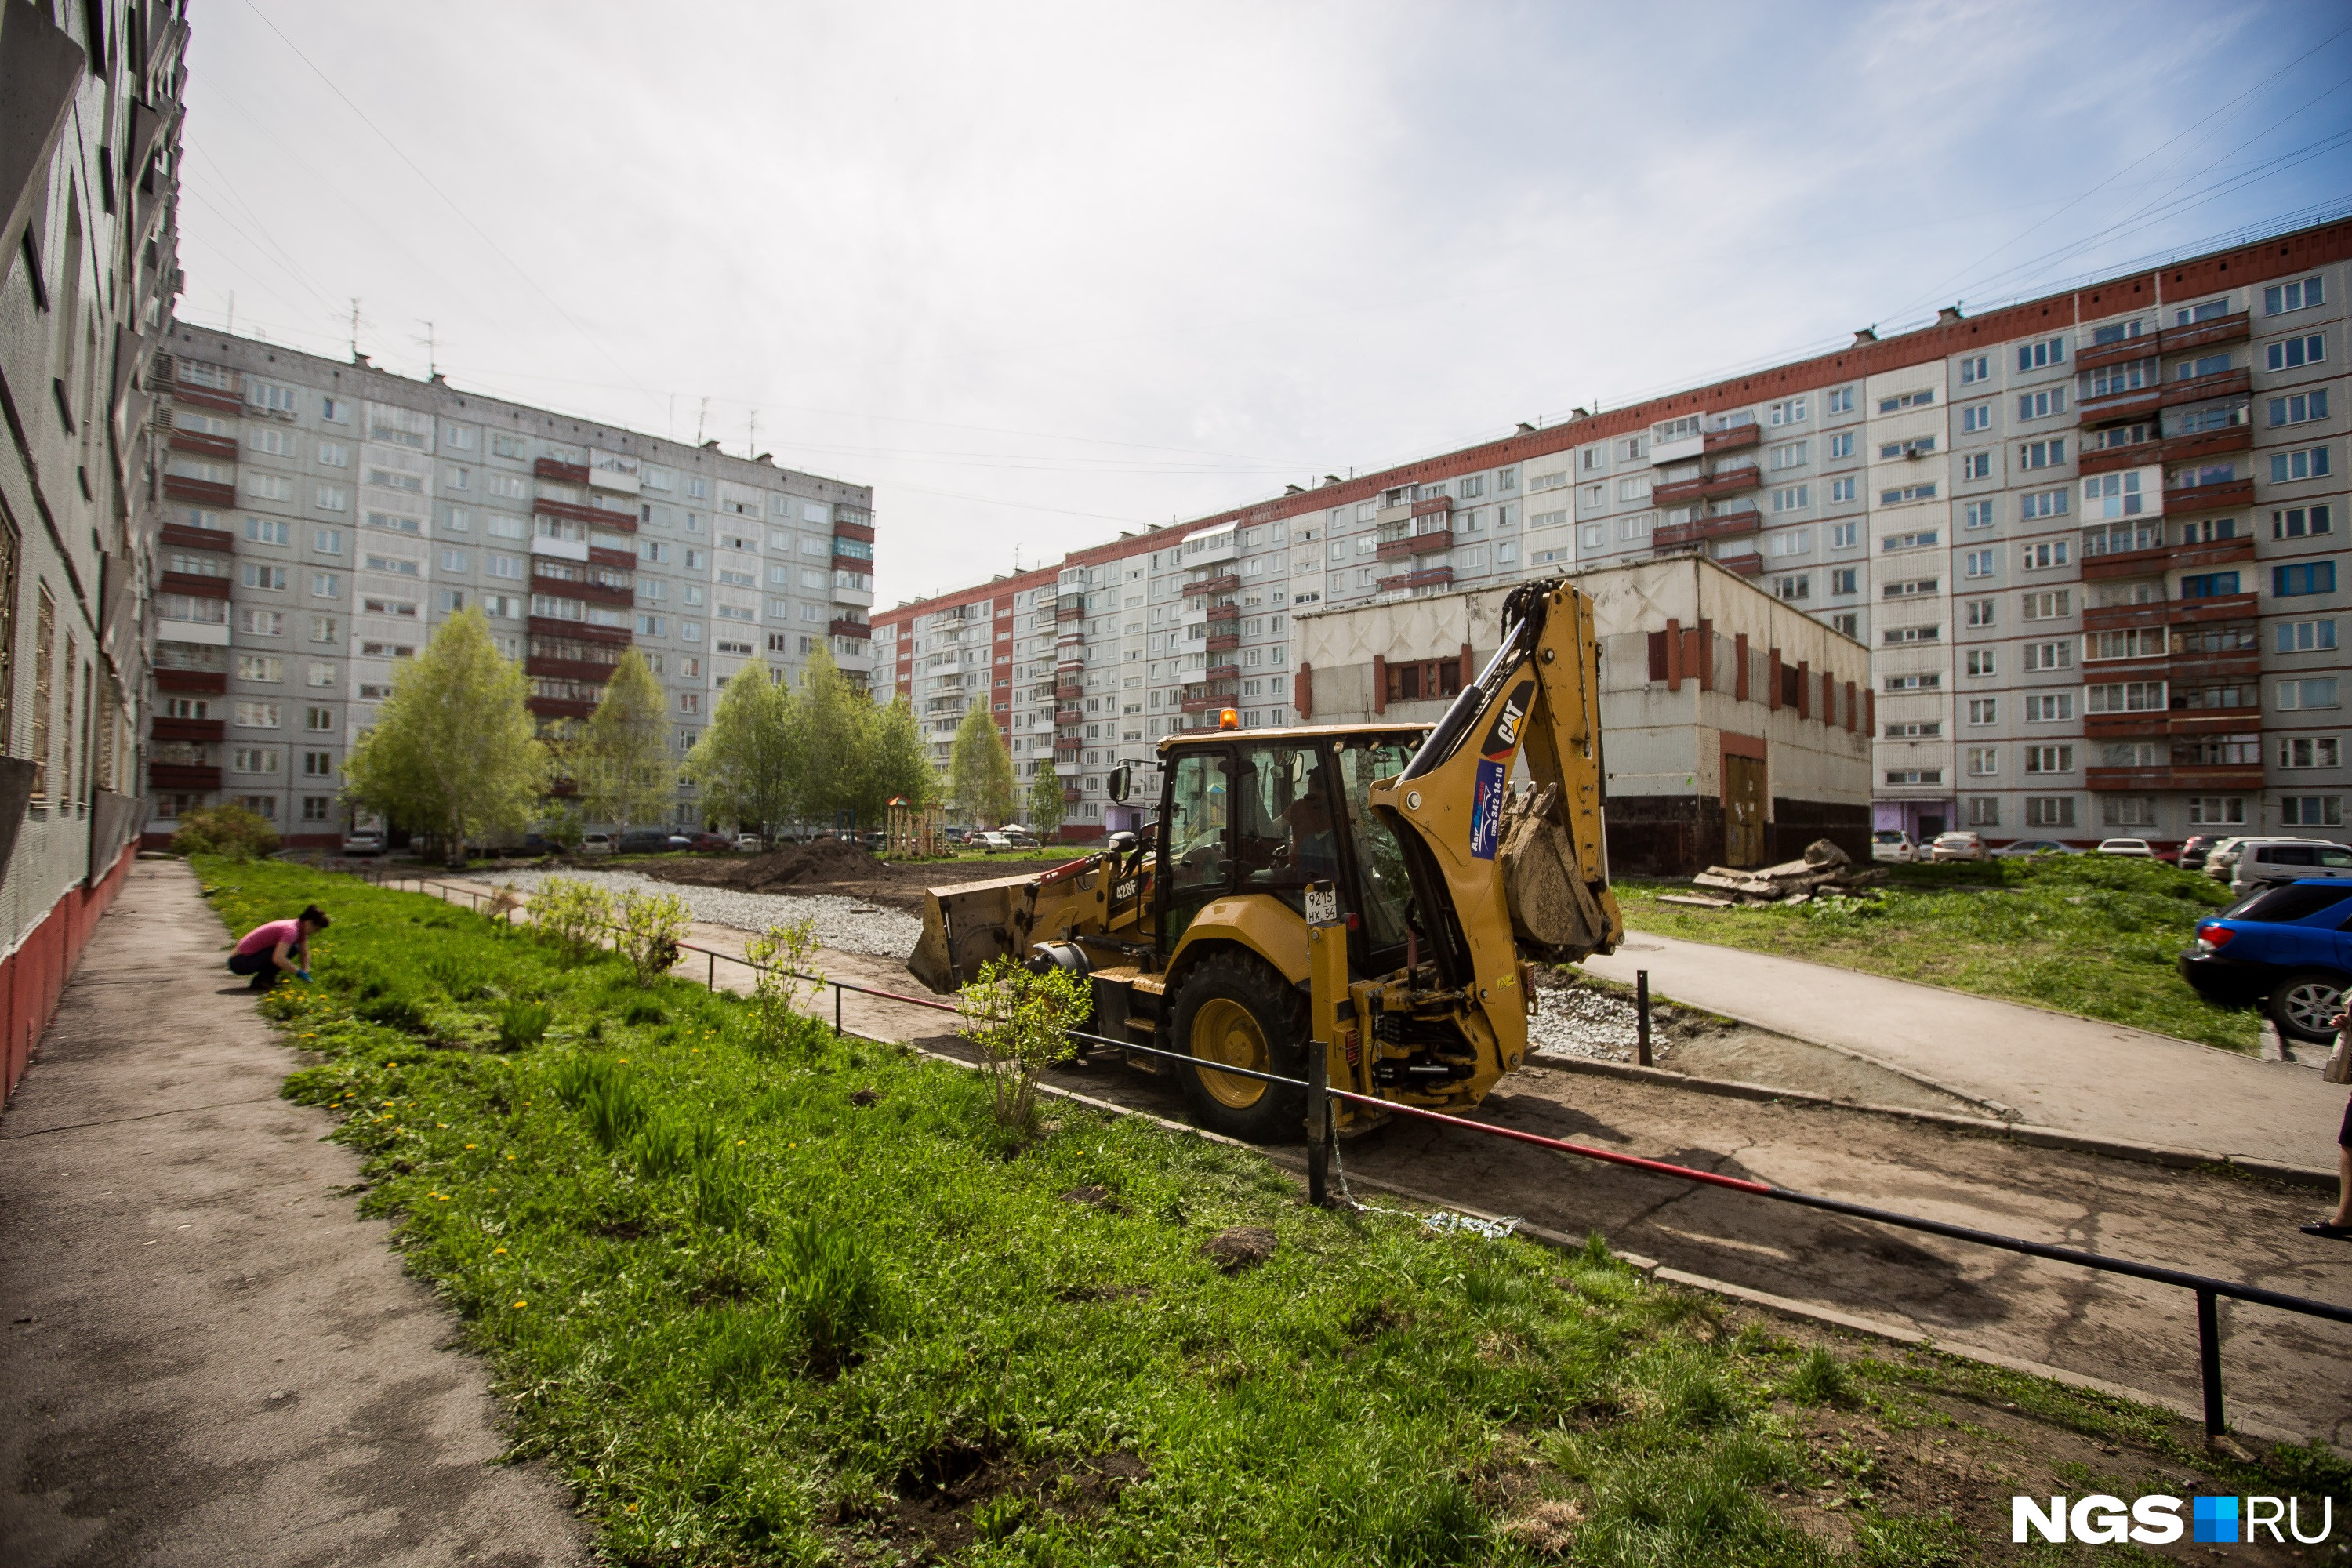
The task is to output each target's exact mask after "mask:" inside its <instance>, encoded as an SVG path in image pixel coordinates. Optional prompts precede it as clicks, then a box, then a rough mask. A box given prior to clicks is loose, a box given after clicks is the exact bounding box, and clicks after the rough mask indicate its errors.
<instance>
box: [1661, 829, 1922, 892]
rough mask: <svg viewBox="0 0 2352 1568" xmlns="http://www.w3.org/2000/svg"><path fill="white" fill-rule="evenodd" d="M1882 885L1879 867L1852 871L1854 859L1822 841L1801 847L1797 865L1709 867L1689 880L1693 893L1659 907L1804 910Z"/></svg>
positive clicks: (1881, 871)
mask: <svg viewBox="0 0 2352 1568" xmlns="http://www.w3.org/2000/svg"><path fill="white" fill-rule="evenodd" d="M1885 879H1886V872H1885V870H1884V869H1883V868H1880V867H1876V866H1864V867H1857V866H1855V865H1854V863H1853V857H1852V856H1850V855H1848V854H1847V853H1846V852H1845V851H1844V850H1843V849H1841V848H1839V847H1837V846H1836V845H1834V844H1832V843H1831V842H1830V841H1829V840H1828V839H1826V838H1816V839H1814V840H1813V841H1812V843H1811V844H1809V845H1807V846H1806V847H1805V858H1803V859H1801V860H1784V861H1782V862H1781V863H1780V865H1778V866H1767V867H1765V868H1763V869H1761V870H1758V871H1739V870H1735V869H1733V868H1731V867H1728V866H1710V867H1708V868H1706V870H1705V871H1703V872H1701V873H1700V874H1699V875H1698V876H1696V877H1694V878H1692V879H1691V883H1692V885H1693V887H1695V888H1696V889H1698V891H1696V892H1695V893H1688V894H1684V893H1670V894H1668V895H1666V896H1665V897H1664V898H1663V899H1661V900H1658V901H1659V902H1660V903H1666V904H1688V905H1691V906H1692V907H1694V908H1697V909H1706V910H1727V909H1730V908H1731V907H1733V906H1734V905H1750V906H1752V905H1757V904H1803V903H1810V902H1811V901H1812V900H1814V899H1816V898H1821V897H1825V896H1827V895H1829V894H1832V893H1843V894H1848V895H1860V896H1862V897H1865V898H1874V897H1876V895H1875V894H1874V893H1873V892H1871V891H1870V890H1869V889H1871V888H1872V886H1873V885H1874V884H1875V883H1878V882H1882V881H1884V880H1885Z"/></svg>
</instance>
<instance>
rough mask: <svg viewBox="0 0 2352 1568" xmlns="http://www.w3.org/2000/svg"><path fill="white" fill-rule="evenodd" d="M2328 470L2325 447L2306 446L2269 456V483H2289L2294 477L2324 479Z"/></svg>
mask: <svg viewBox="0 0 2352 1568" xmlns="http://www.w3.org/2000/svg"><path fill="white" fill-rule="evenodd" d="M2328 472H2329V468H2328V463H2327V448H2326V447H2305V448H2304V449H2303V450H2302V451H2300V452H2280V453H2278V454H2276V455H2275V456H2273V458H2271V483H2273V484H2274V485H2284V484H2291V483H2293V482H2294V480H2296V479H2326V477H2327V475H2328Z"/></svg>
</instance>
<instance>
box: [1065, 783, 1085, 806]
mask: <svg viewBox="0 0 2352 1568" xmlns="http://www.w3.org/2000/svg"><path fill="white" fill-rule="evenodd" d="M1086 798H1087V792H1086V791H1084V790H1082V789H1080V788H1079V787H1078V786H1077V785H1076V784H1072V785H1070V786H1069V787H1068V788H1066V789H1065V790H1063V791H1062V804H1063V805H1077V803H1078V802H1080V801H1082V800H1084V799H1086Z"/></svg>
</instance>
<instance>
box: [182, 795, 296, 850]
mask: <svg viewBox="0 0 2352 1568" xmlns="http://www.w3.org/2000/svg"><path fill="white" fill-rule="evenodd" d="M277 852H278V830H277V829H276V828H274V827H272V826H269V823H268V820H267V819H266V818H264V817H263V816H260V815H259V814H258V813H257V812H251V811H247V809H246V808H245V807H243V806H241V805H202V806H198V807H197V808H196V809H195V810H194V811H192V812H189V813H188V814H187V815H186V816H183V817H181V818H180V830H179V831H178V832H177V833H174V834H173V835H172V853H173V854H174V855H218V856H220V857H221V858H223V859H226V860H233V861H237V862H240V863H241V862H244V861H247V860H259V859H262V858H267V857H268V856H270V855H274V854H276V853H277Z"/></svg>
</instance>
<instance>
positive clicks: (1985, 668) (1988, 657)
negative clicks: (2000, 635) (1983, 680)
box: [1968, 647, 2000, 676]
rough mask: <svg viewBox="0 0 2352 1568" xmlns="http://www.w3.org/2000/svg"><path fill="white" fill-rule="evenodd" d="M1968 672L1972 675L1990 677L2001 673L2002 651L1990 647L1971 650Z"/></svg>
mask: <svg viewBox="0 0 2352 1568" xmlns="http://www.w3.org/2000/svg"><path fill="white" fill-rule="evenodd" d="M1968 670H1969V674H1970V675H1975V676H1989V675H1999V674H2000V649H1999V648H1990V647H1972V648H1970V649H1969V665H1968Z"/></svg>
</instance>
